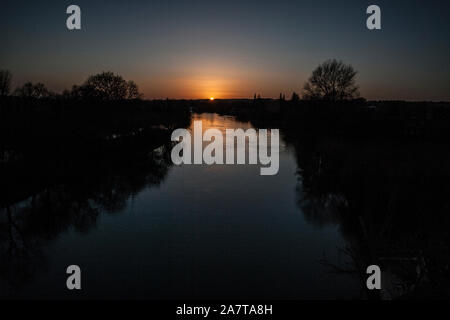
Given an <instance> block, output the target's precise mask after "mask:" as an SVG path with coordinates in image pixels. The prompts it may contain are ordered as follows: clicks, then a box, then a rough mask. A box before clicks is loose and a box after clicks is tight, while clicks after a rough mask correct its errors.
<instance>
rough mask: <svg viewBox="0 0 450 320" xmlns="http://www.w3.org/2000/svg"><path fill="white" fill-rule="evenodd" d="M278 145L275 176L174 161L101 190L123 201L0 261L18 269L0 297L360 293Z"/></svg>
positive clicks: (336, 235)
mask: <svg viewBox="0 0 450 320" xmlns="http://www.w3.org/2000/svg"><path fill="white" fill-rule="evenodd" d="M193 120H201V121H202V123H203V129H204V130H205V129H207V128H217V129H219V130H221V131H222V132H224V130H225V129H227V128H243V129H246V128H249V127H251V125H250V124H249V123H243V122H239V121H237V120H235V119H234V118H232V117H228V116H219V115H217V114H201V115H198V114H194V115H193ZM280 144H281V146H280V169H279V172H278V174H277V175H274V176H261V175H260V173H259V168H260V167H259V166H258V165H181V166H170V167H169V168H168V169H167V172H165V173H164V174H163V175H162V176H161V175H157V174H156V175H155V177H156V178H155V177H153V178H152V176H151V177H150V179H149V180H148V183H146V184H145V185H144V186H143V187H140V188H136V189H135V190H131V191H129V190H121V187H120V184H119V186H118V187H116V188H115V189H114V190H109V193H110V194H112V196H114V195H115V194H116V193H119V194H120V193H121V192H122V194H124V196H123V199H122V203H121V205H119V206H114V205H112V207H113V208H108V207H107V206H102V207H97V210H100V212H99V213H98V215H97V216H96V218H95V221H93V222H92V223H91V225H90V226H89V228H84V229H83V228H81V230H80V228H75V227H73V226H72V225H71V224H70V223H68V224H66V226H67V227H64V228H60V229H61V230H59V232H58V233H57V235H56V236H54V235H52V236H48V237H47V238H48V239H45V238H46V234H45V231H43V232H41V233H40V234H41V237H42V238H44V240H40V241H39V244H38V246H39V248H38V249H36V250H34V251H33V258H32V259H19V260H18V262H17V264H15V265H13V266H9V267H8V268H17V269H19V270H21V269H24V270H25V272H23V273H20V275H16V276H17V278H18V279H12V278H11V273H10V272H9V271H8V272H9V273H8V272H5V274H6V275H8V277H9V279H7V280H6V281H5V279H3V282H2V283H3V284H2V286H3V288H2V289H1V290H0V293H1V295H2V296H3V297H12V298H17V297H28V298H55V297H56V298H149V299H188V298H206V299H209V298H211V299H225V298H228V299H241V298H242V299H244V298H255V299H263V298H275V299H333V298H349V299H351V298H358V297H359V296H360V287H361V285H360V282H359V279H358V278H357V277H355V276H354V275H351V274H346V273H336V272H334V271H335V270H334V269H333V268H332V267H330V265H345V264H346V263H348V262H349V261H348V259H349V258H348V257H347V256H346V255H345V254H343V253H342V249H343V248H344V247H345V246H346V242H345V241H344V240H343V238H342V235H341V232H340V229H339V226H338V225H337V224H333V223H330V224H325V225H320V224H317V223H311V222H310V219H307V218H306V217H305V215H304V213H303V212H302V209H301V206H299V205H298V203H299V201H300V198H299V197H301V196H299V195H300V194H301V188H302V182H301V176H300V175H299V174H298V168H297V163H296V158H295V152H294V150H293V147H291V146H289V145H287V144H286V143H285V142H284V141H283V139H282V138H281V142H280ZM169 151H170V150H169ZM122 178H123V177H122ZM128 178H129V179H134V176H129V177H128V176H127V175H125V178H123V179H128ZM122 189H124V188H122ZM61 201H64V200H61ZM92 201H93V200H92V199H90V200H89V201H88V203H90V202H92ZM105 201H106V202H108V199H106V200H105V199H103V203H104V202H105ZM99 208H100V209H99ZM71 219H76V218H71ZM32 227H33V226H31V228H32ZM42 233H43V235H42ZM72 264H75V265H78V266H80V268H81V270H82V290H81V291H69V290H67V288H66V278H67V274H66V268H67V266H69V265H72ZM5 268H6V267H5ZM5 268H4V269H5ZM17 269H15V270H17Z"/></svg>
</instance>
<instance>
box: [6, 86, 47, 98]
mask: <svg viewBox="0 0 450 320" xmlns="http://www.w3.org/2000/svg"><path fill="white" fill-rule="evenodd" d="M14 94H15V95H16V96H19V97H23V98H47V97H50V96H51V95H52V93H51V92H50V91H49V90H48V89H47V88H46V87H45V85H44V84H43V83H40V82H39V83H36V84H33V83H32V82H26V83H25V84H24V85H23V86H21V87H18V88H17V89H16V90H15V91H14Z"/></svg>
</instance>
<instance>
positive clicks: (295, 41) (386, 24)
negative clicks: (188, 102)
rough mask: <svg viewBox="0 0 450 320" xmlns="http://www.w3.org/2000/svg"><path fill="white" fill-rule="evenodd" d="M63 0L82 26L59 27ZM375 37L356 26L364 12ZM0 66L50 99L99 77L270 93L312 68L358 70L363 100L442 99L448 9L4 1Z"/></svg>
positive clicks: (171, 87) (434, 4)
mask: <svg viewBox="0 0 450 320" xmlns="http://www.w3.org/2000/svg"><path fill="white" fill-rule="evenodd" d="M70 4H77V5H79V6H80V7H81V12H82V30H80V31H69V30H67V28H66V18H67V14H66V13H65V11H66V8H67V6H68V5H70ZM370 4H377V5H379V6H380V7H381V10H382V30H381V31H369V30H368V29H367V28H366V18H367V15H366V13H365V11H366V8H367V6H369V5H370ZM0 15H1V16H0V26H1V31H0V32H1V34H0V35H1V39H2V45H1V49H0V68H2V69H5V68H6V69H9V70H11V72H12V73H13V77H14V84H15V85H19V84H21V83H23V82H24V81H27V80H31V81H41V82H44V83H45V84H46V85H47V86H48V87H49V88H51V89H53V90H57V91H60V90H62V89H64V88H70V87H71V85H72V84H75V83H78V84H79V83H81V82H82V81H83V80H84V79H86V77H87V76H88V75H89V74H92V73H96V72H100V71H103V70H111V71H114V72H117V73H120V74H121V75H123V76H124V77H125V78H126V79H133V80H135V81H136V82H137V83H138V84H139V86H140V88H141V90H142V91H143V92H144V94H145V96H146V97H147V98H165V97H171V98H183V97H184V98H206V97H209V96H215V97H217V98H230V97H251V96H253V93H254V92H258V93H261V95H262V96H265V97H276V96H278V94H279V93H280V92H284V93H286V95H290V93H291V92H292V91H293V90H295V91H297V92H300V91H301V87H302V85H303V83H304V81H305V80H306V79H307V77H308V75H309V74H310V73H311V71H312V70H313V69H314V67H316V66H317V65H318V64H319V63H321V62H323V61H324V60H326V59H329V58H336V59H340V60H343V61H344V62H347V63H351V64H352V65H353V66H354V67H355V69H357V70H358V71H359V73H358V83H359V84H360V88H361V90H360V91H361V95H362V96H364V97H366V98H368V99H407V100H450V43H449V30H450V18H449V16H450V1H412V0H409V1H393V0H391V1H379V0H373V1H325V0H316V1H299V0H297V1H292V0H291V1H287V0H286V1H283V0H280V1H245V0H241V1H232V0H228V1H214V0H209V1H195V0H190V1H173V0H164V1H134V0H128V1H84V0H72V1H33V2H32V1H18V0H15V1H9V0H6V1H5V0H2V2H1V13H0Z"/></svg>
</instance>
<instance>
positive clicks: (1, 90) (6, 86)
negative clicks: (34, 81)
mask: <svg viewBox="0 0 450 320" xmlns="http://www.w3.org/2000/svg"><path fill="white" fill-rule="evenodd" d="M11 78H12V76H11V72H9V70H0V97H1V96H7V95H8V94H9V91H10V89H11Z"/></svg>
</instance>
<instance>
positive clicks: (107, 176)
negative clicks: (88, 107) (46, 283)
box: [0, 145, 171, 295]
mask: <svg viewBox="0 0 450 320" xmlns="http://www.w3.org/2000/svg"><path fill="white" fill-rule="evenodd" d="M170 166H171V161H170V145H162V146H160V147H159V148H157V149H154V150H153V151H150V152H138V153H136V154H132V153H127V154H126V155H122V156H120V155H118V156H117V157H115V158H114V157H113V158H104V159H103V161H102V162H101V163H96V164H95V165H93V166H92V167H89V166H83V167H82V168H79V170H80V171H79V172H78V173H77V174H74V175H73V177H71V179H70V181H65V182H63V183H60V184H57V185H54V186H48V187H47V188H45V190H42V191H41V192H38V193H36V194H33V195H32V196H31V197H29V198H28V199H27V200H25V201H22V202H20V203H16V204H9V205H7V206H6V207H3V208H2V209H0V288H2V289H1V290H0V295H5V294H6V295H8V294H10V293H12V290H14V289H15V288H18V287H21V286H22V285H24V284H26V283H27V282H29V281H30V280H31V279H32V277H33V275H34V274H35V272H36V270H37V269H38V268H45V257H44V256H43V254H42V251H41V250H42V247H43V245H45V244H46V243H48V242H49V241H52V240H54V239H56V238H57V237H58V236H59V235H60V234H61V233H63V232H66V231H68V230H69V229H71V228H73V229H74V230H75V231H77V232H81V233H87V232H89V230H90V229H91V228H92V227H94V226H95V225H96V222H97V218H98V217H99V214H100V213H101V212H108V213H114V212H119V211H121V210H122V209H124V208H125V206H126V203H127V200H128V199H129V198H130V197H131V196H133V195H136V194H138V193H139V192H140V191H141V190H142V189H143V188H145V187H147V186H151V185H158V184H159V183H161V181H162V180H163V179H164V178H165V177H166V175H167V173H168V171H169V168H170Z"/></svg>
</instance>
